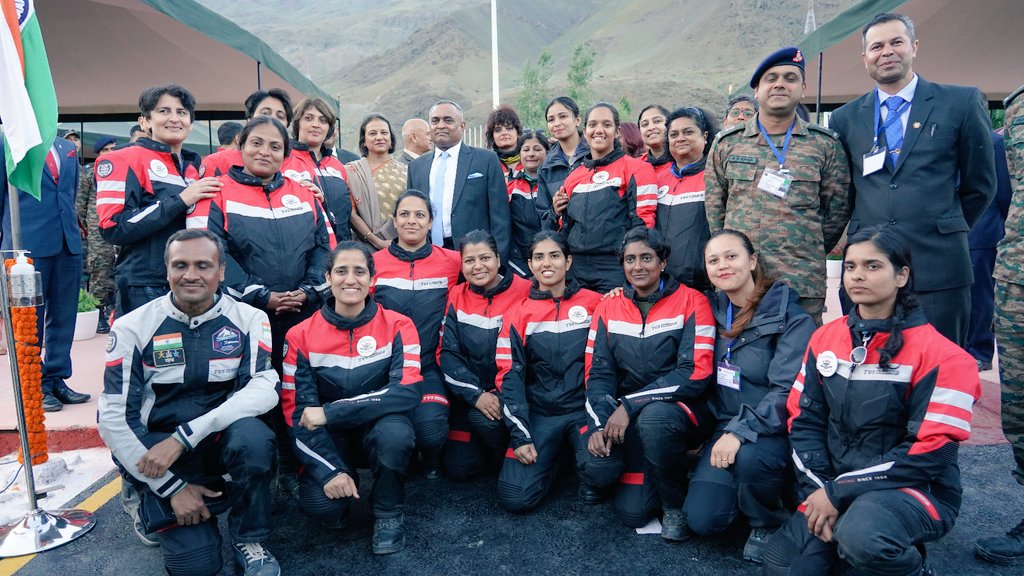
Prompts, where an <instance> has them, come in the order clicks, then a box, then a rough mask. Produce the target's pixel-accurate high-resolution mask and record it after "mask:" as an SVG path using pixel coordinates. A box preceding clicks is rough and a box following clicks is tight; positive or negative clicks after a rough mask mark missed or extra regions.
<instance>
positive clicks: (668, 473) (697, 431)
mask: <svg viewBox="0 0 1024 576" xmlns="http://www.w3.org/2000/svg"><path fill="white" fill-rule="evenodd" d="M710 421H711V417H710V415H709V414H708V413H707V409H706V408H705V407H704V405H703V403H698V402H691V403H689V404H682V403H678V402H652V403H650V404H648V405H647V406H645V407H644V408H643V410H642V411H641V412H640V416H639V417H638V418H637V423H636V424H637V431H638V432H639V433H640V439H641V441H642V442H643V445H644V456H645V457H646V458H647V470H648V471H649V472H650V474H651V477H652V479H653V481H654V487H655V488H656V489H657V491H658V495H659V496H660V497H661V505H662V507H663V508H682V506H683V501H684V500H685V498H686V490H687V485H688V483H689V480H688V476H689V469H688V463H687V459H686V453H687V450H689V449H691V448H696V447H697V446H700V444H701V443H702V442H703V441H704V439H705V438H707V437H708V435H709V434H710V430H709V426H710Z"/></svg>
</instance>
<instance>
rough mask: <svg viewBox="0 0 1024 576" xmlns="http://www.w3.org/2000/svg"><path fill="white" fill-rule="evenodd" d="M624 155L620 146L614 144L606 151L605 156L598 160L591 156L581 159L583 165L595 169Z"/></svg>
mask: <svg viewBox="0 0 1024 576" xmlns="http://www.w3.org/2000/svg"><path fill="white" fill-rule="evenodd" d="M625 155H626V153H625V152H623V151H622V148H619V147H618V146H616V147H615V148H614V149H613V150H612V151H611V152H609V153H608V155H607V156H605V157H604V158H601V159H600V160H594V159H593V158H590V157H587V159H586V160H584V161H583V165H584V166H586V167H587V168H590V169H591V170H596V169H597V168H600V167H602V166H607V165H609V164H611V163H612V162H615V161H616V160H618V159H619V158H622V157H623V156H625Z"/></svg>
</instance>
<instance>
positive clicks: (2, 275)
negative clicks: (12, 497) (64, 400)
mask: <svg viewBox="0 0 1024 576" xmlns="http://www.w3.org/2000/svg"><path fill="white" fill-rule="evenodd" d="M11 190H12V192H14V193H15V195H16V194H17V191H16V190H15V189H14V187H13V186H12V187H11ZM14 214H17V209H13V208H12V210H11V216H14ZM13 221H14V218H11V224H12V228H13V224H14V222H13ZM7 252H8V251H6V250H5V251H4V253H7ZM12 252H13V254H14V255H15V256H17V254H18V253H19V252H21V250H17V251H12ZM8 284H9V283H8V281H7V266H6V265H5V266H4V267H3V270H2V271H0V311H2V313H3V316H4V334H6V335H7V343H8V345H9V347H10V350H8V353H7V359H8V361H9V362H10V364H11V383H12V384H13V385H14V408H15V411H16V412H17V414H18V437H19V438H20V439H21V453H22V455H24V458H25V489H26V490H27V491H28V507H29V510H36V509H37V508H39V506H38V503H37V502H36V480H35V478H34V477H33V476H32V453H31V452H30V451H29V450H30V449H29V446H28V426H27V425H26V424H25V405H24V403H23V402H24V401H23V400H22V397H21V373H20V372H19V371H18V354H17V345H16V342H15V339H14V323H13V319H12V318H11V302H10V298H9V297H8V294H10V292H9V287H8Z"/></svg>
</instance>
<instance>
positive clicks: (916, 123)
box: [914, 122, 921, 130]
mask: <svg viewBox="0 0 1024 576" xmlns="http://www.w3.org/2000/svg"><path fill="white" fill-rule="evenodd" d="M920 128H921V123H920V122H914V130H919V129H920Z"/></svg>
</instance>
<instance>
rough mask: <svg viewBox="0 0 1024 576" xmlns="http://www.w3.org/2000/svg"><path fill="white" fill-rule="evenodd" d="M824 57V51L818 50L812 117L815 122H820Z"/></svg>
mask: <svg viewBox="0 0 1024 576" xmlns="http://www.w3.org/2000/svg"><path fill="white" fill-rule="evenodd" d="M824 58H825V53H824V52H818V95H817V96H816V97H815V98H814V117H815V122H816V123H817V124H821V61H822V60H823V59H824Z"/></svg>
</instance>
